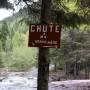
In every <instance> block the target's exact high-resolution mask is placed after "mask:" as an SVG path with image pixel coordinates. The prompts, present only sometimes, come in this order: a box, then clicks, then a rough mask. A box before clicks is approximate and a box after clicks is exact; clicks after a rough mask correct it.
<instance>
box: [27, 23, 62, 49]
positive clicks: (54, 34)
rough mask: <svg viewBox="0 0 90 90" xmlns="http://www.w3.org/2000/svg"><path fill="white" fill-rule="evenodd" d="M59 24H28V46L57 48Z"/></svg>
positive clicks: (58, 44) (59, 35)
mask: <svg viewBox="0 0 90 90" xmlns="http://www.w3.org/2000/svg"><path fill="white" fill-rule="evenodd" d="M60 37H61V26H60V25H57V24H48V25H44V24H30V25H29V42H28V45H29V47H44V48H45V47H46V48H59V47H60Z"/></svg>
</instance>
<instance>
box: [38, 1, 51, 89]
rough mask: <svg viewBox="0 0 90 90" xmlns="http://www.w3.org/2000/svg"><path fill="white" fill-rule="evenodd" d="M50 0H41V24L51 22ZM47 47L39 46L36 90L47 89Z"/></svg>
mask: <svg viewBox="0 0 90 90" xmlns="http://www.w3.org/2000/svg"><path fill="white" fill-rule="evenodd" d="M50 17H51V0H42V6H41V24H49V23H50V22H51V19H50ZM48 54H49V49H48V48H39V58H38V83H37V85H38V86H37V90H48V80H49V56H48Z"/></svg>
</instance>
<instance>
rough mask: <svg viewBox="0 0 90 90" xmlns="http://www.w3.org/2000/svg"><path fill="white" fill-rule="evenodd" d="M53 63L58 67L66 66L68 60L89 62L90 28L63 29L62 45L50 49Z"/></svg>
mask: <svg viewBox="0 0 90 90" xmlns="http://www.w3.org/2000/svg"><path fill="white" fill-rule="evenodd" d="M50 57H51V59H50V60H51V63H53V64H56V65H57V68H65V63H66V62H69V63H70V62H71V63H72V62H75V61H76V59H77V62H79V63H83V62H87V60H88V59H87V58H89V57H90V29H89V30H87V31H81V30H78V29H74V30H72V29H70V30H69V29H68V28H66V30H63V32H62V38H61V47H60V48H59V49H51V50H50Z"/></svg>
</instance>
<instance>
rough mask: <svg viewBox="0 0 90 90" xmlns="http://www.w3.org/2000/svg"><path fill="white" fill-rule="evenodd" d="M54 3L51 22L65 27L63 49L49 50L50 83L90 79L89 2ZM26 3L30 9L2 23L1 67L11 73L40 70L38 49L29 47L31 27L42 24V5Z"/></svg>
mask: <svg viewBox="0 0 90 90" xmlns="http://www.w3.org/2000/svg"><path fill="white" fill-rule="evenodd" d="M23 1H24V0H23ZM52 1H53V2H52V3H53V5H52V12H51V14H52V15H51V19H52V22H53V23H55V24H56V23H59V24H61V25H62V28H61V37H60V38H61V41H60V48H50V49H49V60H50V61H49V62H50V65H49V67H51V66H52V67H51V69H50V70H49V71H50V73H49V76H50V80H51V81H63V80H73V79H74V80H75V79H78V80H79V79H90V0H86V1H83V0H81V2H80V3H79V2H77V0H56V1H55V0H52ZM78 1H79V0H78ZM19 3H20V2H19ZM25 3H26V5H27V7H28V8H26V7H24V8H23V9H20V10H19V12H17V13H15V14H13V15H12V16H10V17H8V18H6V19H4V20H2V21H0V68H6V69H8V70H9V71H10V72H27V71H28V70H30V68H32V67H36V68H38V54H39V48H38V47H36V48H34V47H28V36H29V24H32V23H39V22H40V10H39V9H40V4H41V3H40V1H38V2H33V4H30V5H31V6H30V5H29V2H28V0H26V2H25ZM3 6H4V5H3ZM37 7H38V8H37ZM0 8H2V7H0ZM6 8H7V7H6ZM10 8H12V7H10ZM41 90H42V89H41ZM45 90H46V89H45ZM88 90H89V89H88Z"/></svg>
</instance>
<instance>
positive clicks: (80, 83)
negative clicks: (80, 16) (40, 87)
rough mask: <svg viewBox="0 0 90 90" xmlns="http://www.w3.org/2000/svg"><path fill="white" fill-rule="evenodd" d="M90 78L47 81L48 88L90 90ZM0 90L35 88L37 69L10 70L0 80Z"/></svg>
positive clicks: (30, 89) (32, 89) (35, 89)
mask: <svg viewBox="0 0 90 90" xmlns="http://www.w3.org/2000/svg"><path fill="white" fill-rule="evenodd" d="M88 86H90V80H67V81H56V82H50V83H49V90H90V88H89V89H85V88H87V87H88ZM0 90H37V69H36V68H32V69H31V71H30V72H10V73H9V74H8V76H7V77H6V78H5V79H4V80H2V82H0Z"/></svg>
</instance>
